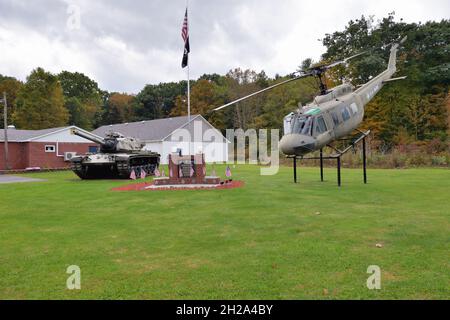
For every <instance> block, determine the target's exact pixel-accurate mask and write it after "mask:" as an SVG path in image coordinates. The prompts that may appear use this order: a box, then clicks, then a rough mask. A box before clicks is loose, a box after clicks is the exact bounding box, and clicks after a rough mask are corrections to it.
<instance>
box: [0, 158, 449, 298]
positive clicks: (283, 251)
mask: <svg viewBox="0 0 450 320" xmlns="http://www.w3.org/2000/svg"><path fill="white" fill-rule="evenodd" d="M217 171H218V172H223V171H224V169H223V168H222V167H220V169H218V170H217ZM342 174H343V177H342V179H343V186H342V188H340V189H339V188H338V187H337V186H336V177H335V176H336V172H335V170H334V169H326V170H325V177H326V178H327V179H328V180H327V181H326V182H324V183H321V182H319V181H318V180H319V179H318V178H319V173H318V169H317V168H306V169H305V168H301V169H300V171H299V175H300V180H301V181H300V183H299V184H297V185H294V184H293V182H292V172H291V168H282V169H281V171H280V173H279V174H278V175H276V176H260V175H259V168H258V167H256V166H238V167H236V168H235V169H233V175H234V179H237V180H244V181H245V182H246V185H245V187H244V188H242V189H232V190H214V191H212V190H204V191H158V192H112V191H110V189H111V188H112V187H115V186H120V185H123V184H127V183H128V182H127V181H81V180H79V179H78V178H76V177H75V175H74V174H72V173H71V172H60V173H42V174H32V175H29V176H31V177H36V178H44V179H48V181H46V182H37V183H23V184H7V185H0V299H22V298H23V299H60V298H62V299H87V298H98V299H234V298H237V299H347V298H350V299H405V298H407V299H410V298H411V299H433V298H437V299H448V298H450V259H449V257H450V170H448V169H411V170H369V171H368V174H369V184H368V185H364V184H362V182H361V179H362V178H361V170H351V169H343V172H342ZM319 212H320V214H317V213H319ZM376 244H382V247H381V248H378V247H376ZM69 265H78V266H80V267H81V272H82V279H81V286H82V288H81V290H79V291H76V290H75V291H69V290H67V289H66V279H67V277H68V276H69V275H68V274H66V268H67V267H68V266H69ZM369 265H378V266H380V268H381V271H382V289H381V290H368V289H367V287H366V279H367V277H368V276H369V274H367V273H366V271H367V267H368V266H369Z"/></svg>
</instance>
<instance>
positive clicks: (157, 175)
mask: <svg viewBox="0 0 450 320" xmlns="http://www.w3.org/2000/svg"><path fill="white" fill-rule="evenodd" d="M160 176H161V173H160V172H159V170H158V167H156V169H155V177H160Z"/></svg>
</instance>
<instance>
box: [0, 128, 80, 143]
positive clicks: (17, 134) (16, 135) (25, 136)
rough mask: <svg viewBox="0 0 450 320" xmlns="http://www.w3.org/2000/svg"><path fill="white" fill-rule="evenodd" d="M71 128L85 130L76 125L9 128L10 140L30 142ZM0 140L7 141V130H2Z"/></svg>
mask: <svg viewBox="0 0 450 320" xmlns="http://www.w3.org/2000/svg"><path fill="white" fill-rule="evenodd" d="M70 128H77V129H79V130H82V131H85V130H83V129H81V128H78V127H76V126H67V127H59V128H49V129H42V130H19V129H11V128H9V129H8V141H10V142H28V141H33V140H35V139H37V138H41V137H44V136H47V135H50V134H53V133H57V132H60V131H64V130H67V129H70ZM0 141H5V130H3V129H2V130H0Z"/></svg>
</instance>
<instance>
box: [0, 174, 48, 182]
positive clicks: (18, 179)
mask: <svg viewBox="0 0 450 320" xmlns="http://www.w3.org/2000/svg"><path fill="white" fill-rule="evenodd" d="M39 181H45V180H43V179H33V178H26V177H19V176H5V175H0V184H4V183H18V182H39Z"/></svg>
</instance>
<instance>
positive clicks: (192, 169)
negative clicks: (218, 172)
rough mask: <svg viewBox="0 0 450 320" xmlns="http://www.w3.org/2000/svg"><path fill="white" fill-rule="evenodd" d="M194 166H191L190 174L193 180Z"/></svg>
mask: <svg viewBox="0 0 450 320" xmlns="http://www.w3.org/2000/svg"><path fill="white" fill-rule="evenodd" d="M194 173H195V172H194V166H193V165H191V172H190V174H191V178H192V176H193V175H194Z"/></svg>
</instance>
